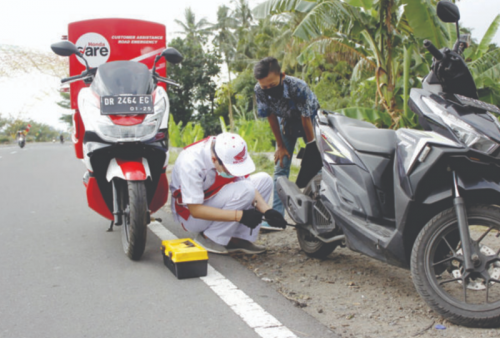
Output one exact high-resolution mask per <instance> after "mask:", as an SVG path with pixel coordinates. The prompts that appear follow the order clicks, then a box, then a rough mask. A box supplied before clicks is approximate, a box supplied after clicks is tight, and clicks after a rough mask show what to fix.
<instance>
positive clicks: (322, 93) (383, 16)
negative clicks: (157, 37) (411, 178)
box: [168, 0, 500, 152]
mask: <svg viewBox="0 0 500 338" xmlns="http://www.w3.org/2000/svg"><path fill="white" fill-rule="evenodd" d="M453 2H455V1H453ZM436 3H437V0H418V1H415V0H344V1H341V0H308V1H301V0H267V1H265V2H263V3H262V4H260V5H258V6H257V7H256V8H250V7H249V5H248V2H247V0H233V1H231V5H230V6H225V5H223V6H220V7H219V8H218V9H217V22H214V23H209V22H207V20H206V19H205V18H197V17H196V16H195V15H194V13H193V11H192V10H191V9H190V8H187V9H186V12H185V17H184V18H183V19H182V20H178V23H179V24H180V25H181V27H182V29H181V31H180V32H178V33H179V34H180V37H178V38H176V39H173V40H171V41H170V42H169V45H170V46H172V47H175V48H177V49H178V50H179V51H180V52H181V53H182V54H183V55H184V57H185V61H184V62H183V63H182V66H181V67H179V66H174V65H170V64H169V65H168V75H169V77H171V78H173V79H174V80H176V81H178V82H180V83H181V84H182V86H181V87H180V88H169V95H170V98H171V101H172V104H171V114H172V115H173V119H174V120H175V123H176V125H175V128H178V129H179V133H180V134H179V135H181V136H180V138H181V139H183V140H184V141H189V142H192V141H193V140H195V139H199V138H200V137H203V136H204V135H210V134H212V135H213V134H216V133H219V132H220V131H221V130H223V128H224V126H223V125H222V124H221V123H220V120H221V119H222V120H223V121H224V125H226V126H227V129H228V130H231V131H234V132H238V133H240V134H241V135H242V136H243V137H244V138H245V140H246V141H247V143H248V146H249V148H250V150H252V151H256V152H259V151H260V152H266V151H272V150H273V149H274V143H273V142H274V141H273V140H274V137H273V135H272V132H271V130H270V128H269V126H268V123H267V121H266V120H261V119H259V118H258V117H257V112H256V107H255V97H254V93H253V88H254V86H255V83H256V81H255V80H254V78H253V71H252V70H253V66H254V64H255V63H256V62H257V61H258V60H260V59H262V58H263V57H266V56H269V55H271V56H274V57H276V58H277V59H278V61H279V62H280V64H281V65H282V68H283V70H284V71H285V73H286V74H287V75H291V76H295V77H298V78H301V79H303V80H304V81H306V82H307V83H308V84H309V86H310V87H311V89H312V90H313V92H314V93H315V94H316V95H317V97H318V100H319V102H320V104H321V107H322V108H323V109H326V110H331V111H336V112H339V113H342V114H345V115H347V116H350V117H353V118H357V119H361V120H365V121H368V122H371V123H374V124H376V125H377V126H379V127H385V128H393V129H397V128H401V127H408V128H419V126H418V121H417V118H416V116H415V115H414V114H413V113H412V112H411V111H410V110H409V109H408V107H407V101H408V94H409V90H410V88H411V87H418V86H420V85H421V81H422V78H423V77H424V76H425V75H426V74H427V73H428V71H429V67H430V65H431V55H430V54H429V53H427V52H426V51H425V49H424V48H423V46H422V41H423V40H424V39H429V40H431V41H432V42H433V43H434V44H435V45H436V46H439V47H449V48H452V47H453V43H454V41H455V40H456V32H455V27H454V25H453V24H446V23H442V22H441V21H439V19H438V18H437V16H436V12H435V5H436ZM499 25H500V15H498V16H497V17H496V18H495V19H494V20H493V22H492V23H491V24H490V27H489V30H488V31H487V32H486V34H485V35H484V36H482V37H477V36H472V38H473V40H472V45H471V47H470V48H468V49H467V50H466V52H465V55H464V56H465V59H466V61H467V62H468V64H469V67H470V69H471V71H472V73H473V76H474V79H475V81H476V84H477V87H478V92H479V96H480V99H481V100H484V101H487V102H490V103H493V104H496V105H500V82H499V81H498V79H499V78H500V49H499V48H498V46H497V45H495V44H493V43H491V41H492V38H493V37H494V36H495V34H496V32H497V30H498V27H499ZM464 33H470V30H469V29H468V28H465V27H462V32H461V34H464ZM180 122H181V124H179V123H180ZM190 123H191V124H190ZM197 125H199V126H200V128H201V129H200V128H197V127H196V126H197ZM171 127H174V125H173V124H171ZM201 131H203V133H201ZM172 134H174V133H171V137H172V136H173V135H172ZM185 134H189V137H188V136H186V135H185ZM176 138H177V139H176V140H174V139H172V141H171V142H172V144H178V146H182V145H183V144H184V143H182V144H181V143H176V142H178V140H179V137H177V136H176Z"/></svg>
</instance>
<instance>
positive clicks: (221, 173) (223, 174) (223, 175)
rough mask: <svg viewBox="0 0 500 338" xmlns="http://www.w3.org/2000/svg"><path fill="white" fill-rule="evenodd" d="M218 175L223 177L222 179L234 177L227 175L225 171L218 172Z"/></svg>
mask: <svg viewBox="0 0 500 338" xmlns="http://www.w3.org/2000/svg"><path fill="white" fill-rule="evenodd" d="M217 174H219V176H222V177H224V178H233V177H234V176H233V175H231V174H228V173H226V172H224V171H223V172H219V171H217Z"/></svg>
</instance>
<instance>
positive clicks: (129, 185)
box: [51, 41, 183, 260]
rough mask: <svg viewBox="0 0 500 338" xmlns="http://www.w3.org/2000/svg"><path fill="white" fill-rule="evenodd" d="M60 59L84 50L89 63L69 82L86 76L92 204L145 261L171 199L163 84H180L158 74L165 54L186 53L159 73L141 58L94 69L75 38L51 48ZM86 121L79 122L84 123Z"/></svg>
mask: <svg viewBox="0 0 500 338" xmlns="http://www.w3.org/2000/svg"><path fill="white" fill-rule="evenodd" d="M51 48H52V50H53V51H54V53H56V54H57V55H60V56H71V55H73V54H74V55H76V56H77V57H79V58H81V59H83V60H84V61H85V63H86V70H85V71H84V72H83V73H82V74H81V75H77V76H73V77H69V78H65V79H62V80H61V82H62V83H70V82H74V81H84V82H85V83H87V84H90V86H88V87H85V88H82V89H81V90H80V92H79V94H78V109H79V114H75V115H74V116H75V121H74V125H75V126H80V127H79V128H78V129H79V130H78V132H79V133H80V137H81V136H82V135H83V160H84V162H85V165H86V167H87V169H88V170H87V172H86V173H85V175H84V184H85V187H86V189H87V200H88V203H89V206H90V208H92V209H93V210H95V211H96V212H98V213H99V214H100V215H102V216H104V217H105V218H107V219H109V220H111V221H112V222H111V226H110V230H112V229H113V225H116V226H118V225H121V226H122V243H123V249H124V251H125V253H126V254H127V255H128V257H129V258H130V259H132V260H138V259H140V258H141V256H142V254H143V252H144V248H145V245H146V234H147V225H148V223H149V222H150V220H151V217H150V215H151V213H154V212H155V211H157V210H159V209H160V208H161V207H162V206H163V205H164V204H165V203H166V202H167V198H168V181H167V176H166V168H167V164H168V119H169V101H168V96H167V93H166V92H165V89H163V87H161V86H158V85H157V84H158V82H163V83H167V84H171V85H177V84H176V83H175V82H173V81H171V80H169V79H167V78H164V77H161V76H160V75H158V73H157V72H156V71H155V69H156V63H157V62H158V61H159V60H160V59H161V58H165V59H166V60H167V61H168V62H171V63H179V62H181V61H182V59H183V57H182V55H181V54H180V53H179V52H178V51H177V50H175V49H174V48H167V49H165V50H164V51H163V52H162V53H161V55H158V56H157V57H156V58H155V62H154V66H153V69H152V71H150V70H149V69H148V67H147V66H146V65H144V64H142V63H139V62H135V61H113V62H108V63H104V64H102V65H100V66H98V67H97V68H90V67H89V66H88V63H87V61H86V60H85V58H84V56H83V55H82V53H81V52H80V51H79V50H78V48H77V47H76V46H75V45H74V44H73V43H71V42H69V41H61V42H58V43H55V44H53V45H52V46H51ZM77 119H78V121H76V120H77Z"/></svg>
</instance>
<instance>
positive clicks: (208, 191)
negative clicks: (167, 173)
mask: <svg viewBox="0 0 500 338" xmlns="http://www.w3.org/2000/svg"><path fill="white" fill-rule="evenodd" d="M214 139H215V136H209V137H207V138H205V139H203V140H201V141H199V142H197V143H193V144H192V145H189V146H187V147H186V148H185V149H184V150H183V151H182V152H181V153H180V154H179V157H178V158H177V160H176V161H175V166H174V169H173V171H172V180H171V184H170V191H172V212H173V214H174V215H175V218H176V220H177V221H179V222H182V218H184V220H186V219H187V217H189V210H187V208H186V207H185V205H186V204H203V203H204V201H206V200H207V199H209V198H211V197H213V196H214V195H215V194H217V192H218V191H219V190H220V189H221V188H222V187H223V186H224V185H226V184H230V183H232V182H237V181H241V180H245V179H246V178H245V177H235V178H232V179H227V178H223V177H221V176H219V175H218V174H217V171H216V169H215V166H214V164H213V162H212V152H211V147H212V142H213V140H214Z"/></svg>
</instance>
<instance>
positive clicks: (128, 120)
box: [109, 114, 146, 126]
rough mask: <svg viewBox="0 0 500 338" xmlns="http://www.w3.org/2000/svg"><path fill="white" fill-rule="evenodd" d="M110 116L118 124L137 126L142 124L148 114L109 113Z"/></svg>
mask: <svg viewBox="0 0 500 338" xmlns="http://www.w3.org/2000/svg"><path fill="white" fill-rule="evenodd" d="M109 118H110V119H111V122H113V124H116V125H118V126H135V125H138V124H141V123H142V122H143V121H144V119H145V118H146V115H144V114H138V115H109Z"/></svg>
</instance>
